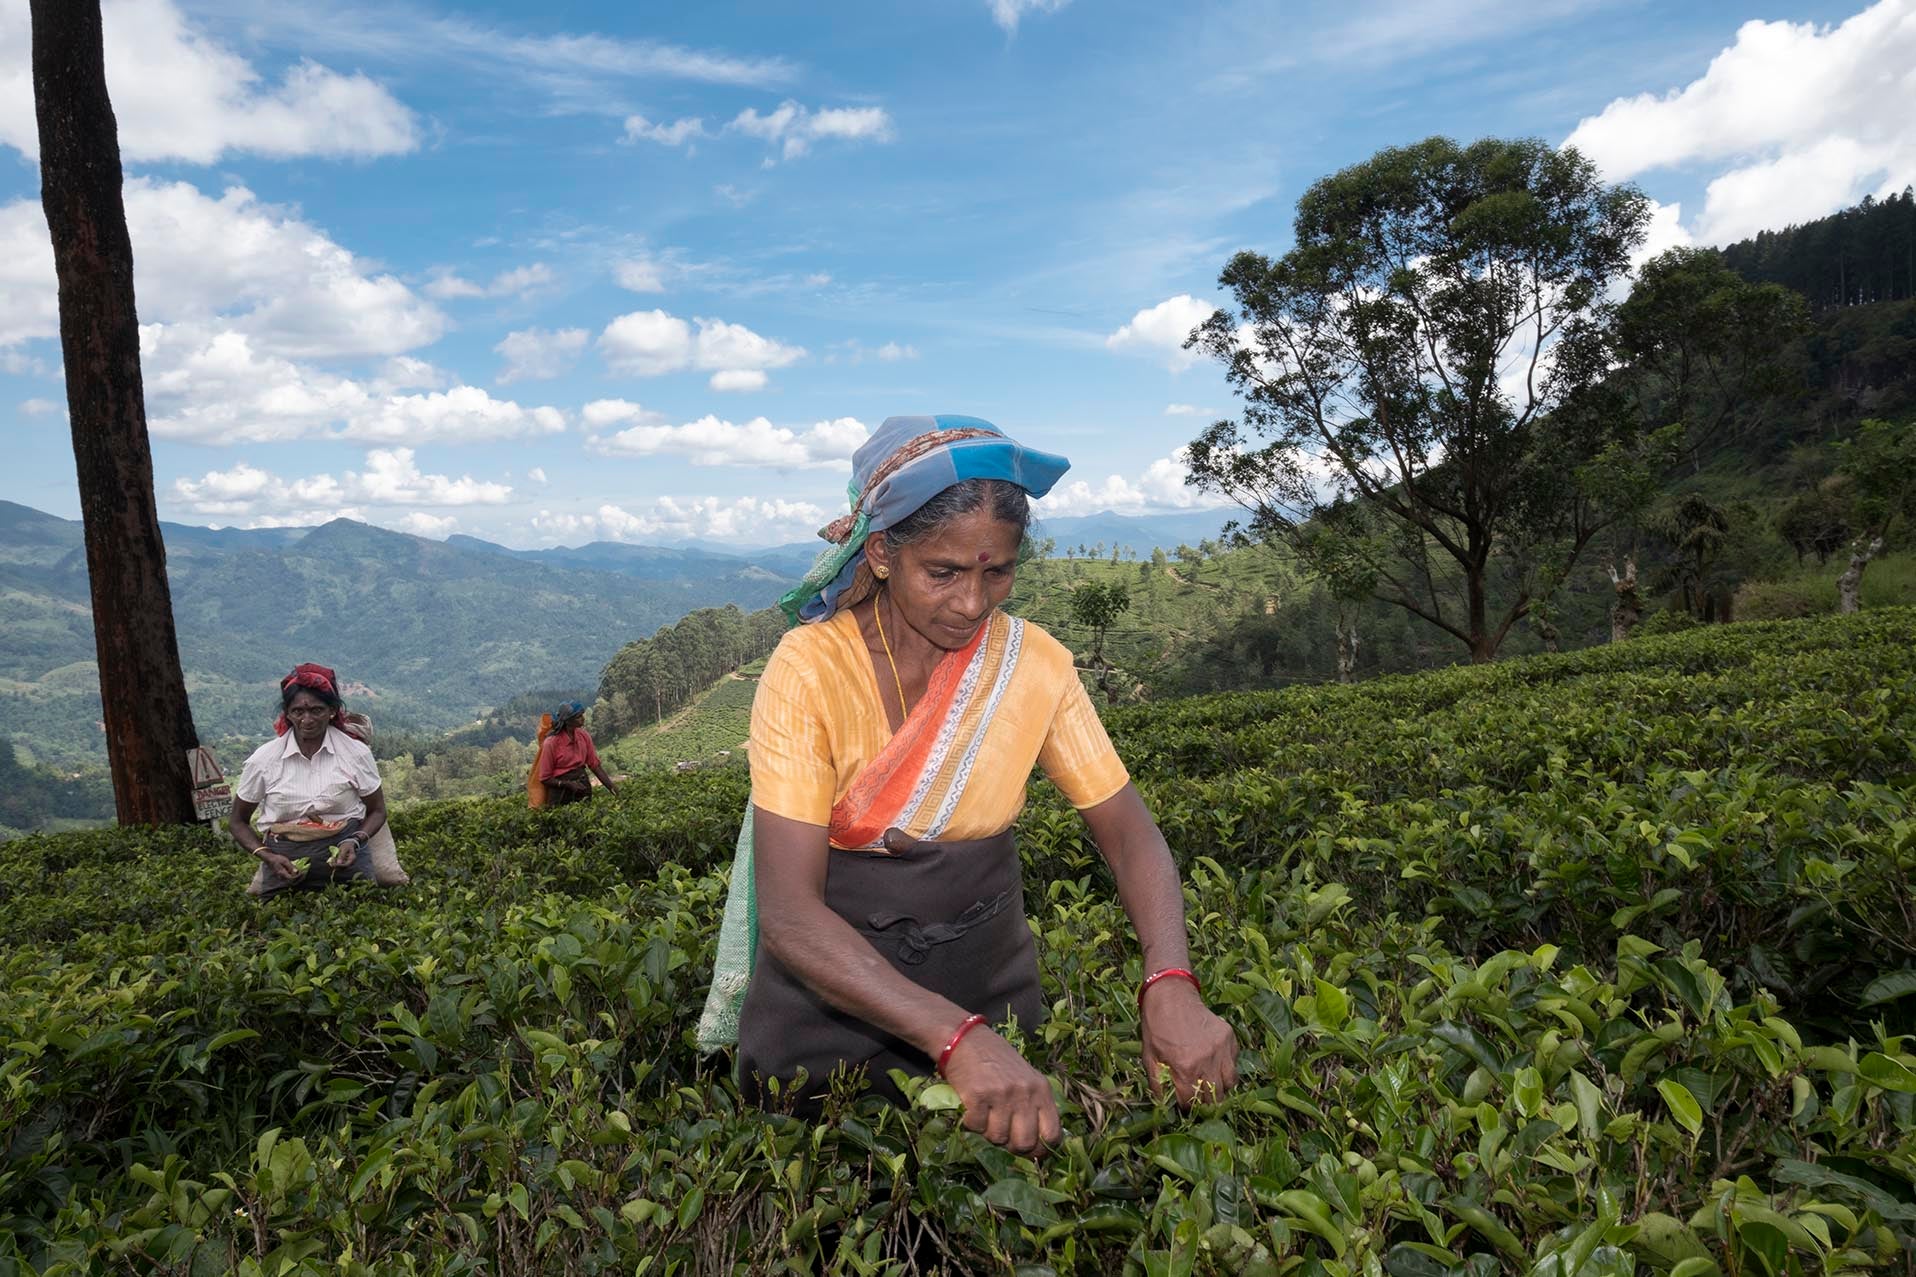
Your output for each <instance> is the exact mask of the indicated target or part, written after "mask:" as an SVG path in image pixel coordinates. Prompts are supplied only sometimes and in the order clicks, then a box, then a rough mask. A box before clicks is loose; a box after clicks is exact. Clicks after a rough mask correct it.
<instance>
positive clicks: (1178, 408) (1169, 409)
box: [1164, 403, 1204, 417]
mask: <svg viewBox="0 0 1916 1277" xmlns="http://www.w3.org/2000/svg"><path fill="white" fill-rule="evenodd" d="M1203 411H1204V409H1202V408H1200V407H1198V406H1197V405H1196V404H1192V403H1168V404H1165V405H1164V415H1165V416H1167V417H1195V416H1197V415H1198V414H1200V413H1202V412H1203Z"/></svg>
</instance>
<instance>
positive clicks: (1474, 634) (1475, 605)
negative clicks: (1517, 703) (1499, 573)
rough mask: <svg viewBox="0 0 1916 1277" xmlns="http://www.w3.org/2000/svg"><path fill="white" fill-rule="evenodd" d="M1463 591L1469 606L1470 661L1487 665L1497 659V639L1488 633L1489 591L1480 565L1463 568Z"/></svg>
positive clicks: (1474, 663)
mask: <svg viewBox="0 0 1916 1277" xmlns="http://www.w3.org/2000/svg"><path fill="white" fill-rule="evenodd" d="M1464 591H1465V597H1466V600H1467V601H1468V604H1469V608H1470V616H1469V624H1468V628H1469V631H1470V663H1471V664H1473V665H1487V664H1489V663H1490V662H1491V661H1494V660H1496V659H1497V640H1496V638H1495V637H1494V636H1492V634H1491V633H1490V592H1489V590H1488V588H1487V587H1486V586H1485V585H1484V570H1483V568H1482V566H1481V565H1478V564H1470V565H1467V566H1466V567H1465V568H1464Z"/></svg>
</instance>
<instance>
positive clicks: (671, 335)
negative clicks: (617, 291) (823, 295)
mask: <svg viewBox="0 0 1916 1277" xmlns="http://www.w3.org/2000/svg"><path fill="white" fill-rule="evenodd" d="M599 353H600V354H602V355H603V356H604V357H605V362H606V365H607V366H608V367H610V368H611V369H612V370H613V371H614V372H619V373H625V374H628V375H630V376H634V377H657V376H661V375H663V374H665V373H672V372H683V371H686V370H688V369H697V370H698V371H700V372H713V373H720V374H741V373H756V374H758V376H757V378H756V379H755V380H754V379H749V378H738V377H731V378H728V381H729V382H731V383H734V384H727V385H725V386H719V385H718V384H717V383H718V378H714V379H713V384H714V388H715V389H754V390H755V389H759V388H760V387H762V386H763V385H764V384H765V378H764V374H765V373H766V371H767V370H769V369H773V368H784V367H786V366H787V365H790V364H793V363H796V362H797V361H798V360H800V359H802V358H804V356H805V351H804V348H803V347H800V346H788V345H786V344H785V343H783V342H780V341H775V340H773V339H772V338H770V337H762V336H760V335H759V334H758V333H755V332H753V331H752V330H751V329H749V328H747V327H745V326H744V325H743V324H732V323H727V322H726V321H725V320H722V319H705V318H694V319H693V320H692V322H691V323H689V324H688V323H687V322H686V321H685V320H683V319H680V318H679V317H678V316H677V315H673V314H668V313H667V312H665V311H663V310H639V311H633V312H632V313H631V314H629V315H621V316H619V317H618V318H617V319H615V320H613V321H612V322H611V323H609V324H607V325H606V327H605V331H604V332H602V333H601V334H599Z"/></svg>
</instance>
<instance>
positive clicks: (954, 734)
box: [830, 612, 1025, 851]
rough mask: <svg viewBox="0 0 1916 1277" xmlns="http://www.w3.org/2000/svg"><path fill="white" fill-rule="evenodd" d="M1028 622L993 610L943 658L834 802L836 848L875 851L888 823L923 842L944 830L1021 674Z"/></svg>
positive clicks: (882, 839)
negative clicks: (1013, 682) (1000, 708)
mask: <svg viewBox="0 0 1916 1277" xmlns="http://www.w3.org/2000/svg"><path fill="white" fill-rule="evenodd" d="M1024 627H1025V623H1024V621H1023V620H1022V619H1021V618H1019V617H1013V616H1006V615H1005V614H1004V613H1002V612H994V613H992V616H991V619H990V620H989V621H987V622H986V623H985V624H983V625H981V626H979V627H978V632H977V633H976V634H974V635H972V637H971V642H970V643H969V644H967V645H966V646H965V647H963V648H960V649H959V650H958V651H955V652H951V653H948V654H947V655H946V656H945V657H944V659H942V660H941V661H939V662H938V668H937V669H935V670H934V671H933V672H932V676H931V683H930V684H929V686H927V687H926V689H925V696H924V699H923V700H921V701H919V702H918V704H917V705H915V706H913V707H912V711H911V713H910V715H909V716H907V717H906V719H905V722H904V724H903V725H902V726H900V727H899V729H898V731H897V732H896V733H894V734H893V736H892V738H891V741H890V743H889V744H887V745H886V746H885V748H884V750H883V751H882V752H881V753H880V754H879V755H878V757H876V758H874V759H872V761H871V762H870V763H869V764H868V765H867V766H866V767H865V769H864V770H863V771H861V772H859V774H858V778H857V779H856V780H854V781H853V782H852V786H851V788H850V789H849V790H847V791H846V792H845V796H844V797H843V798H841V799H839V801H838V802H837V803H836V804H834V805H833V807H832V818H831V825H830V831H831V844H832V846H834V847H838V848H841V849H844V850H847V851H862V850H870V849H875V848H878V847H881V846H883V844H884V838H885V831H886V830H888V829H900V830H903V831H904V832H905V833H906V834H908V835H909V836H911V837H912V838H914V839H918V840H920V841H923V840H927V839H935V838H937V837H938V836H939V835H940V834H942V833H944V831H945V829H946V827H947V826H948V825H949V824H950V822H951V816H952V813H953V812H954V811H955V810H956V809H957V807H958V799H959V798H960V797H961V796H962V795H963V794H964V791H965V782H966V781H968V780H969V779H970V778H971V773H972V769H973V767H974V766H975V765H976V764H977V761H978V751H979V750H980V749H981V748H982V747H983V745H984V742H985V733H986V732H987V730H988V729H989V728H990V725H991V716H992V713H993V711H995V710H996V709H997V708H998V706H999V705H1000V704H1002V703H1003V701H1004V697H1005V690H1006V689H1007V688H1008V687H1010V686H1011V678H1012V675H1013V674H1014V673H1016V672H1017V668H1018V658H1019V656H1020V655H1021V654H1022V653H1023V650H1024Z"/></svg>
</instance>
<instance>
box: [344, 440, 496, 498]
mask: <svg viewBox="0 0 1916 1277" xmlns="http://www.w3.org/2000/svg"><path fill="white" fill-rule="evenodd" d="M346 492H347V494H348V496H350V497H352V498H353V499H355V500H359V501H367V502H371V503H374V504H377V505H430V506H462V505H502V504H504V503H505V502H507V501H509V500H511V499H512V489H511V488H510V487H508V486H507V485H506V484H503V483H487V482H482V481H480V480H478V479H475V478H473V477H472V476H471V475H469V474H468V475H461V476H460V477H459V478H457V479H454V478H450V477H448V476H446V475H443V474H422V473H420V470H419V465H418V463H417V462H415V461H414V460H413V450H412V449H411V448H391V449H384V448H375V449H374V450H373V451H371V452H368V453H367V454H366V468H365V470H363V471H361V472H360V473H358V474H348V475H347V476H346Z"/></svg>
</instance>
